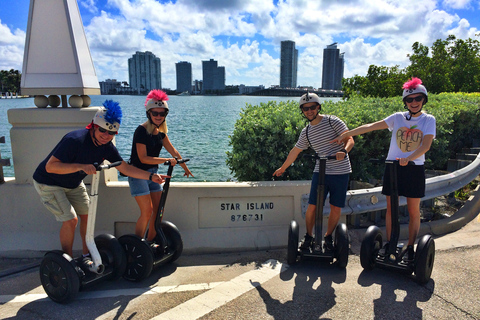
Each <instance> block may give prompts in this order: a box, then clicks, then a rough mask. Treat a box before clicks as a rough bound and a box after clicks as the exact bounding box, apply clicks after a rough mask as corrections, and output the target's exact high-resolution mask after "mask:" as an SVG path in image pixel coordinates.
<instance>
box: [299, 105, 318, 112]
mask: <svg viewBox="0 0 480 320" xmlns="http://www.w3.org/2000/svg"><path fill="white" fill-rule="evenodd" d="M317 107H318V104H316V105H314V106H311V107H303V106H302V110H303V111H308V110H312V111H313V110H315V109H316V108H317Z"/></svg>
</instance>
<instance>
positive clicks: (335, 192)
mask: <svg viewBox="0 0 480 320" xmlns="http://www.w3.org/2000/svg"><path fill="white" fill-rule="evenodd" d="M349 179H350V174H349V173H346V174H326V175H325V192H324V194H323V201H325V199H326V198H327V195H328V194H329V193H330V204H332V205H334V206H335V207H339V208H343V207H345V200H346V199H347V189H348V181H349ZM317 189H318V172H314V173H313V176H312V185H311V187H310V197H309V199H308V204H312V205H315V206H316V205H317Z"/></svg>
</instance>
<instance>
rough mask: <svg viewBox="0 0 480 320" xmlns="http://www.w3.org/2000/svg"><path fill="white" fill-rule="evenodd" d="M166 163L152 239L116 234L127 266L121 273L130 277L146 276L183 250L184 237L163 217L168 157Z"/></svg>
mask: <svg viewBox="0 0 480 320" xmlns="http://www.w3.org/2000/svg"><path fill="white" fill-rule="evenodd" d="M189 160H190V159H179V160H177V163H178V164H181V163H185V162H187V161H189ZM164 164H165V165H168V166H169V167H168V172H167V176H168V178H166V179H165V183H164V185H163V192H162V197H161V198H160V204H159V206H158V211H157V215H156V216H155V231H156V232H157V235H156V236H155V239H154V240H153V242H152V243H148V242H147V241H146V240H145V239H144V238H142V237H139V236H137V235H135V234H127V235H123V236H121V237H120V238H118V241H119V242H120V243H121V245H122V247H123V249H124V250H125V252H126V255H127V268H126V270H125V273H124V274H123V277H124V278H125V279H126V280H129V281H141V280H143V279H145V278H147V277H148V276H149V275H150V273H151V272H152V270H153V269H154V268H156V267H159V266H161V265H165V264H167V263H170V262H173V261H175V260H177V259H178V258H179V257H180V255H181V254H182V251H183V241H182V236H181V235H180V232H179V231H178V228H177V227H176V226H175V225H174V224H173V223H171V222H169V221H162V218H163V211H164V209H165V203H166V201H167V195H168V189H169V188H170V180H171V176H172V172H173V167H174V166H172V165H170V161H166V162H165V163H164Z"/></svg>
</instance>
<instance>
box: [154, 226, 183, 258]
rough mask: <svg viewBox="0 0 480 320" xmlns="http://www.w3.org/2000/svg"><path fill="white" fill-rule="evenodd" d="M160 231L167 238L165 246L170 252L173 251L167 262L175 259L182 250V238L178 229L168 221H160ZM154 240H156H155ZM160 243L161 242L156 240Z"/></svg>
mask: <svg viewBox="0 0 480 320" xmlns="http://www.w3.org/2000/svg"><path fill="white" fill-rule="evenodd" d="M161 227H162V231H163V233H164V234H165V237H166V238H167V247H168V250H169V251H170V252H173V255H172V258H171V259H170V261H169V262H173V261H175V260H177V259H178V258H179V257H180V256H181V255H182V252H183V240H182V236H181V234H180V231H178V228H177V227H176V226H175V225H174V224H173V223H171V222H169V221H162V223H161ZM155 242H156V241H155ZM157 243H161V242H157Z"/></svg>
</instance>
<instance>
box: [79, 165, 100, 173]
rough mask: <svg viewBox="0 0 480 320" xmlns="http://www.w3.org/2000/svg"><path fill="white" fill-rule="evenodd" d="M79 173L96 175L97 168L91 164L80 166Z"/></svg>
mask: <svg viewBox="0 0 480 320" xmlns="http://www.w3.org/2000/svg"><path fill="white" fill-rule="evenodd" d="M80 170H81V171H83V172H85V173H86V174H96V173H97V168H95V166H94V165H93V164H81V169H80Z"/></svg>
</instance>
